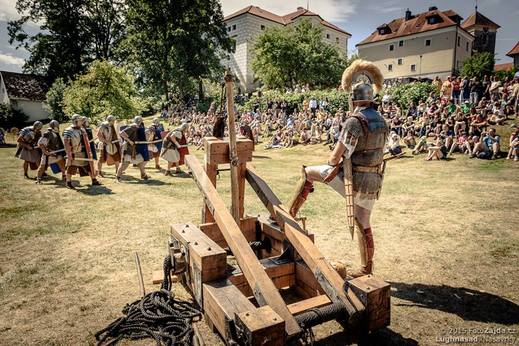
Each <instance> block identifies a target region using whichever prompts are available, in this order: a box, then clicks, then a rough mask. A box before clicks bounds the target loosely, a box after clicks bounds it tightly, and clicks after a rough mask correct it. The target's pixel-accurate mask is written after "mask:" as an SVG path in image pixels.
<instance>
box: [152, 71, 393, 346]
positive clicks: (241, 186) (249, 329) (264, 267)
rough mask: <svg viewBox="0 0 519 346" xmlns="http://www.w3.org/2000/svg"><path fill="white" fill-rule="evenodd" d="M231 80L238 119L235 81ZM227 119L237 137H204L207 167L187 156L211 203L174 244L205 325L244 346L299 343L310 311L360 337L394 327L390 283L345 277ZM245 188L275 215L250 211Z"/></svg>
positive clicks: (177, 233) (177, 232) (176, 232)
mask: <svg viewBox="0 0 519 346" xmlns="http://www.w3.org/2000/svg"><path fill="white" fill-rule="evenodd" d="M226 84H227V87H228V93H227V100H228V111H229V113H232V112H233V111H232V109H233V107H232V102H229V98H232V93H230V92H229V90H230V88H229V86H230V87H232V83H230V82H229V80H227V83H226ZM228 120H229V124H228V125H229V127H232V128H233V130H232V131H230V135H231V139H230V140H228V139H217V138H214V137H209V138H206V139H205V143H204V148H205V160H204V161H205V162H204V165H202V164H201V163H200V162H199V161H198V160H197V159H196V157H194V156H192V155H187V156H186V158H185V161H186V164H187V165H188V167H189V169H190V171H191V173H192V176H193V179H194V180H195V182H196V184H197V186H198V188H199V190H200V192H201V194H202V196H203V199H204V209H203V212H202V222H201V224H200V226H199V227H196V226H195V225H193V224H177V225H173V226H172V228H171V236H172V238H173V239H172V241H170V243H173V244H179V243H180V244H182V251H183V258H185V262H186V265H185V268H186V270H185V272H184V273H183V274H182V281H183V283H184V285H185V286H186V287H187V288H188V290H189V291H190V292H191V293H192V294H193V297H194V298H195V300H196V301H197V302H198V304H199V305H200V306H201V307H202V308H203V310H204V316H205V320H206V322H207V324H208V325H209V326H210V327H211V328H212V329H213V331H216V332H218V333H219V334H220V335H221V336H222V338H223V340H224V341H225V342H226V343H227V344H236V343H238V344H244V345H283V344H285V342H286V341H287V340H291V339H297V338H299V337H300V336H301V335H302V332H303V329H302V327H301V325H300V322H298V320H297V319H298V316H299V315H301V316H299V317H303V318H305V316H307V315H308V314H305V312H307V311H308V310H310V309H326V308H330V309H328V310H327V311H337V312H336V313H335V312H334V314H335V315H334V314H331V315H330V318H338V319H340V320H341V321H342V322H343V323H346V324H348V327H353V328H357V329H359V330H361V331H373V330H377V329H380V328H383V327H385V326H387V325H389V322H390V300H389V299H390V297H389V296H390V290H389V284H387V283H385V282H384V281H382V280H380V279H377V278H376V277H373V276H371V275H370V276H366V277H361V278H357V279H354V280H351V281H347V282H345V281H344V280H343V279H342V278H341V277H340V276H339V274H338V273H337V272H336V271H335V270H334V269H333V267H332V266H331V265H330V264H329V263H328V262H327V261H326V259H325V258H324V256H323V255H322V254H321V252H320V251H319V250H318V249H317V247H316V246H315V244H314V236H313V234H312V233H310V232H308V231H307V230H306V227H305V225H304V219H303V220H296V219H294V218H293V217H292V216H291V215H290V214H289V213H288V212H287V210H288V209H287V208H286V207H285V206H284V205H283V203H282V202H281V200H280V199H279V198H278V197H277V196H276V195H275V194H274V192H273V191H272V190H271V189H270V187H269V186H268V184H267V183H266V182H265V181H264V180H263V179H262V178H261V177H260V175H259V174H258V173H257V172H256V170H255V169H254V168H253V167H252V166H251V165H250V164H248V163H249V162H250V161H252V151H253V147H254V146H253V143H252V142H251V141H250V140H248V139H243V138H236V136H235V134H234V115H233V114H231V116H230V117H229V119H228ZM222 164H230V166H231V187H232V189H231V190H232V208H231V210H232V213H231V212H230V211H229V210H228V209H227V207H226V205H225V203H224V202H223V200H222V199H221V197H220V196H219V194H218V192H217V190H216V176H217V173H218V167H219V165H222ZM246 182H248V183H249V184H250V186H251V187H252V189H253V190H254V191H255V193H256V195H257V196H258V197H259V199H260V200H261V201H262V203H263V204H264V206H265V207H266V209H267V211H268V215H266V216H258V217H251V216H246V215H245V211H244V198H245V196H244V195H245V184H246ZM177 249H178V247H177ZM176 251H178V250H176ZM230 254H232V256H233V257H229V255H230ZM233 258H234V260H235V262H236V263H233ZM154 281H158V279H156V278H155V279H154ZM329 305H331V306H329ZM334 309H335V310H334ZM323 311H324V310H323ZM344 321H345V322H344Z"/></svg>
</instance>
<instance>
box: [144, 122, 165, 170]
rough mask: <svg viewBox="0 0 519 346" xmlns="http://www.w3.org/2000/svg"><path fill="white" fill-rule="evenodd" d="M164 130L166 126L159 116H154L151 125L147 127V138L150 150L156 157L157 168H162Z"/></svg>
mask: <svg viewBox="0 0 519 346" xmlns="http://www.w3.org/2000/svg"><path fill="white" fill-rule="evenodd" d="M162 132H164V126H162V124H161V123H160V119H159V118H154V119H153V122H152V123H151V125H150V126H149V127H148V128H147V129H146V140H147V141H148V143H149V144H148V152H149V153H150V156H152V157H153V158H154V159H155V168H156V169H160V164H159V160H160V151H161V150H162Z"/></svg>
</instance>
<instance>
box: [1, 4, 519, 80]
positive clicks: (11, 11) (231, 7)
mask: <svg viewBox="0 0 519 346" xmlns="http://www.w3.org/2000/svg"><path fill="white" fill-rule="evenodd" d="M221 2H222V7H223V11H224V14H226V15H227V14H230V13H232V12H234V11H237V10H240V9H241V8H243V7H246V6H248V5H251V4H252V5H256V6H260V7H262V8H264V9H266V10H269V11H272V12H274V13H277V14H280V15H284V14H287V13H289V12H292V11H295V10H296V8H297V7H298V6H303V7H306V6H307V0H283V1H281V0H252V1H245V0H221ZM308 2H309V7H310V10H311V11H313V12H316V13H318V14H320V15H321V16H322V17H323V18H324V19H326V20H328V21H330V22H332V23H334V24H336V25H338V26H340V27H341V28H343V29H345V30H346V31H348V32H349V33H351V34H352V38H351V40H350V42H349V50H350V53H351V52H352V51H353V50H354V49H355V44H356V43H358V42H360V41H362V40H363V39H364V38H365V37H367V36H368V35H369V34H370V33H371V32H373V31H374V30H375V28H376V27H377V26H379V25H380V24H382V23H387V22H389V21H391V20H392V19H394V18H398V17H402V16H403V15H404V12H405V10H406V9H407V8H409V9H410V10H411V11H412V12H413V13H419V12H423V11H426V10H427V9H428V8H429V7H430V6H437V7H438V8H439V9H441V10H448V9H452V10H454V11H456V12H457V13H458V14H459V15H461V16H462V17H463V18H467V17H468V16H469V15H470V14H471V13H472V12H473V11H474V5H475V1H474V0H435V1H419V0H385V1H384V0H308ZM15 5H16V0H0V70H8V71H21V67H22V65H23V59H24V58H26V57H27V53H26V52H25V51H23V50H15V49H14V47H12V46H10V45H9V42H8V35H7V21H8V20H9V19H13V18H18V17H19V15H18V14H17V13H16V9H15ZM478 9H479V12H481V13H483V14H484V15H485V16H487V17H488V18H490V19H491V20H493V21H494V22H496V23H497V24H499V25H501V28H500V29H499V31H498V34H497V44H496V53H497V57H496V58H497V63H505V62H511V61H512V60H511V58H509V57H507V56H505V54H506V53H507V52H508V51H509V50H510V49H511V48H512V47H513V46H514V45H515V44H516V43H517V41H519V20H518V19H519V0H479V1H478Z"/></svg>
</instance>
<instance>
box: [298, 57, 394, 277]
mask: <svg viewBox="0 0 519 346" xmlns="http://www.w3.org/2000/svg"><path fill="white" fill-rule="evenodd" d="M373 83H374V84H375V90H376V91H378V90H380V89H381V87H382V83H383V77H382V74H381V73H380V71H379V69H378V68H377V67H376V66H375V65H374V64H373V63H371V62H368V61H364V60H356V61H354V62H353V63H352V64H351V65H350V67H348V68H347V69H346V70H345V71H344V74H343V77H342V88H343V90H345V91H346V92H349V93H350V100H351V102H350V109H353V112H352V116H351V117H349V118H347V119H346V121H344V122H343V124H342V130H341V133H340V137H339V141H338V142H337V145H336V146H335V149H334V150H333V152H332V153H331V155H330V157H329V159H328V163H327V164H326V165H322V166H309V167H303V170H302V178H301V180H300V181H299V183H298V185H297V189H296V193H295V195H294V197H293V199H292V201H291V203H290V214H291V215H292V216H294V217H295V215H296V214H297V212H298V210H299V209H300V208H301V206H302V205H303V203H304V202H305V200H306V198H307V196H308V194H309V193H310V192H312V191H313V188H314V187H313V183H314V182H315V181H318V182H323V183H326V184H328V185H329V186H330V187H332V188H333V189H334V190H335V191H337V192H338V193H339V194H341V195H342V196H343V197H345V198H346V200H347V201H350V203H347V208H345V211H346V209H348V212H347V213H346V214H347V217H348V225H349V226H350V231H351V232H352V236H353V229H354V224H356V226H357V234H358V240H359V247H360V254H361V262H362V266H361V267H360V269H359V270H357V271H354V272H352V273H349V276H351V277H358V276H362V275H366V274H370V273H371V272H372V270H373V255H374V251H375V247H374V242H373V232H372V229H371V224H370V217H371V211H372V209H373V205H374V203H375V200H376V199H377V198H378V196H379V193H380V190H381V187H382V178H383V169H384V161H383V155H384V147H385V144H386V139H387V136H388V132H389V131H388V125H387V123H386V121H385V120H384V118H383V117H382V116H381V115H380V113H379V112H377V111H376V109H375V108H374V102H373V100H374V96H373V86H372V85H371V84H373Z"/></svg>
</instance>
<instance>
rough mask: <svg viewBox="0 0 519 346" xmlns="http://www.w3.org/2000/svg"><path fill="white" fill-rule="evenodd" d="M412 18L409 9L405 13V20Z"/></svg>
mask: <svg viewBox="0 0 519 346" xmlns="http://www.w3.org/2000/svg"><path fill="white" fill-rule="evenodd" d="M411 18H412V15H411V11H409V8H408V9H407V11H405V20H409V19H411Z"/></svg>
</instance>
